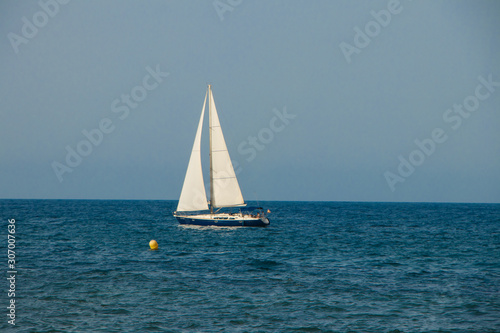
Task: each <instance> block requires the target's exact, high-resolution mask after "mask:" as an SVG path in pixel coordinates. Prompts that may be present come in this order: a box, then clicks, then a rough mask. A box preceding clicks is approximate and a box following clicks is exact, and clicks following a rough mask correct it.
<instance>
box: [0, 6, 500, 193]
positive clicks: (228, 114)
mask: <svg viewBox="0 0 500 333" xmlns="http://www.w3.org/2000/svg"><path fill="white" fill-rule="evenodd" d="M61 2H63V1H62V0H61ZM41 3H42V4H43V3H45V4H47V5H45V9H44V8H42V6H41V5H40V3H39V2H38V1H15V0H6V1H2V2H1V4H0V36H1V38H0V59H1V63H2V66H1V67H0V158H1V162H2V163H1V164H0V198H41V199H43V198H62V199H65V198H75V199H80V198H85V199H173V200H177V199H178V197H179V194H180V191H181V187H182V181H183V179H184V175H185V172H186V167H187V163H188V159H189V154H190V150H191V147H192V144H193V140H194V135H195V131H196V126H197V122H198V119H199V115H200V112H201V107H202V104H203V98H204V96H205V90H206V84H207V83H212V85H213V92H214V97H215V102H216V105H217V107H218V111H219V113H220V114H219V115H220V119H221V123H222V127H223V131H224V134H225V137H226V142H227V145H228V148H229V152H230V154H231V157H232V159H233V160H235V161H237V162H238V163H239V165H240V166H239V168H237V171H238V179H239V182H240V185H241V188H242V192H243V196H244V197H245V199H249V200H252V199H257V200H335V201H440V202H443V201H444V202H500V131H499V127H500V113H499V106H500V86H498V85H500V84H497V86H496V85H495V83H496V82H500V23H499V22H500V21H499V20H498V18H499V17H500V2H498V1H494V0H492V1H451V0H449V1H409V0H401V1H400V2H399V4H398V3H397V1H395V0H390V1H388V0H384V1H306V0H304V1H295V0H283V1H270V0H266V1H264V0H261V1H250V0H242V1H237V0H232V1H228V0H220V1H210V0H209V1H114V0H110V1H100V0H99V1H98V0H95V1H78V0H72V1H69V3H67V4H60V3H58V2H55V0H42V1H41ZM214 3H215V5H214ZM55 4H57V5H55ZM231 4H232V5H231ZM216 7H217V8H216ZM224 10H225V11H224ZM218 11H219V12H218ZM372 11H373V13H372ZM391 11H392V13H391ZM374 13H375V14H374ZM387 13H389V14H390V15H391V16H390V19H389V18H388V17H387V15H386V14H387ZM374 15H375V16H377V15H378V16H379V20H381V21H380V22H381V23H377V21H376V19H375V16H374ZM384 15H385V16H384ZM37 25H38V27H37ZM383 25H385V26H383ZM33 28H34V29H35V30H33ZM356 28H359V29H360V30H361V31H363V33H364V34H368V35H366V36H361V35H358V36H357V34H358V33H357V32H355V31H359V30H355V29H356ZM366 29H368V31H366ZM370 29H372V30H370ZM369 35H371V36H372V37H370V36H369ZM366 38H369V39H370V41H369V43H367V41H366ZM356 42H358V46H360V47H358V49H357V51H356V52H355V53H352V54H351V55H350V56H348V57H346V56H345V54H344V53H343V51H342V48H341V45H344V46H345V45H347V44H349V45H350V46H351V47H356ZM342 43H344V44H342ZM360 43H365V44H368V45H362V44H360ZM351 50H352V48H351ZM348 60H349V61H348ZM154 71H159V72H161V73H162V74H156V76H157V79H156V80H155V79H154V77H153V76H151V74H150V72H154ZM164 73H169V74H168V76H167V75H166V74H164ZM148 75H149V76H148ZM479 77H482V78H484V80H486V81H488V80H490V81H493V82H495V83H490V84H489V85H488V84H487V86H485V85H484V83H481V82H483V81H481V80H480V79H478V78H479ZM145 86H147V87H149V88H148V89H149V90H146V89H145V88H143V87H145ZM478 86H480V87H479V88H478ZM488 88H489V89H490V90H488ZM144 93H146V94H147V95H144ZM131 94H135V97H136V98H137V100H138V101H139V102H137V103H136V102H134V101H133V100H132V101H130V102H129V103H130V104H129V105H128V106H127V104H126V103H127V102H126V101H124V100H123V101H122V100H121V99H122V95H131ZM477 94H479V97H481V98H478V97H475V96H477ZM125 98H126V97H125ZM115 100H116V102H115V103H114V101H115ZM464 101H465V103H469V106H468V108H469V109H473V110H474V111H470V112H469V111H467V110H465V111H463V109H462V111H461V112H462V114H463V115H465V116H461V115H460V113H459V112H458V111H454V110H453V106H454V104H457V105H460V104H463V103H464ZM476 102H477V103H476ZM113 103H114V106H112V104H113ZM475 103H476V104H475ZM448 109H451V111H449V112H448V111H447V110H448ZM285 110H286V114H288V115H289V118H288V119H285V120H282V119H280V118H279V116H278V115H277V114H280V115H283V114H284V112H285ZM114 111H116V112H114ZM126 112H128V113H126ZM293 116H295V117H294V118H293V119H292V117H293ZM120 117H121V118H120ZM457 118H460V119H457ZM106 119H109V121H108V120H106ZM103 121H104V127H103V128H104V130H107V131H108V132H110V133H107V134H103V136H102V139H101V138H100V137H99V135H97V134H95V133H96V132H93V133H94V134H95V135H96V136H95V137H94V140H97V141H95V142H97V143H98V144H97V145H93V144H90V146H86V143H82V144H80V142H82V141H85V140H87V139H86V137H85V136H84V134H83V133H82V131H84V130H87V131H92V130H93V129H95V128H98V127H99V125H100V123H101V122H103ZM458 122H460V123H458ZM266 128H267V129H266ZM436 128H438V129H441V130H442V136H445V137H446V140H445V141H444V142H442V143H434V144H429V141H428V140H427V139H430V138H432V131H433V130H434V129H436ZM206 133H207V131H206V128H205V132H204V134H206ZM270 133H272V137H270V136H269V135H270ZM259 134H260V138H259ZM249 137H255V138H256V139H255V140H257V144H256V145H255V146H253V144H252V139H249ZM415 140H420V141H424V142H427V143H428V144H429V145H430V146H429V145H428V146H427V147H428V148H427V149H428V151H427V153H428V154H427V155H425V152H422V151H423V150H425V148H420V150H419V151H417V150H418V149H419V148H418V146H417V145H416V143H415ZM425 140H427V141H425ZM79 144H80V150H81V151H83V152H84V153H88V152H89V150H88V149H89V147H91V149H92V151H91V152H90V153H88V155H87V156H83V157H82V158H81V161H77V162H75V161H73V162H74V165H76V166H74V167H71V166H70V165H68V163H67V162H66V161H65V159H66V155H67V150H66V147H67V146H69V147H70V149H74V150H77V149H78V145H79ZM87 144H88V143H87ZM254 144H255V143H254ZM206 145H207V144H206V143H205V146H204V148H206V147H207V146H206ZM257 145H258V146H257ZM432 145H434V147H433V148H432ZM257 148H259V149H262V150H258V149H257ZM431 148H432V149H431ZM85 149H87V150H85ZM252 151H253V153H252ZM400 156H401V158H403V159H405V160H407V161H409V160H410V159H412V161H413V162H414V163H416V164H417V166H415V167H410V170H408V166H406V169H405V167H404V166H400V164H401V163H402V162H400ZM54 162H56V163H55V164H56V165H59V167H60V166H61V165H65V166H66V168H68V169H71V172H62V171H61V170H63V169H60V174H59V176H60V177H58V176H57V175H56V172H55V171H54V168H53V165H54ZM70 162H71V161H70ZM206 162H207V163H206V165H205V170H206V171H208V160H207V161H206ZM408 163H410V162H408ZM403 164H404V163H403ZM398 167H399V169H400V170H399V171H398ZM411 168H413V169H414V170H413V171H411ZM68 169H64V170H66V171H68ZM387 175H390V176H387ZM387 177H389V179H390V180H389V181H388V180H387ZM394 177H396V178H394ZM398 177H399V178H398ZM61 179H62V181H61ZM207 179H208V178H207ZM395 179H396V180H395ZM401 180H404V182H401ZM391 182H392V185H391Z"/></svg>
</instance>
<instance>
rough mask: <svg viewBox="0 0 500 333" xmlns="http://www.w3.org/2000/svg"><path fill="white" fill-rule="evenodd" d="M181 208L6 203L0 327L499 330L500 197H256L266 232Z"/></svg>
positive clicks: (171, 204) (1, 205)
mask: <svg viewBox="0 0 500 333" xmlns="http://www.w3.org/2000/svg"><path fill="white" fill-rule="evenodd" d="M176 204H177V202H176V201H119V200H111V201H106V200H95V201H94V200H0V215H1V223H0V235H2V236H1V241H0V243H1V244H0V247H1V250H0V251H1V253H2V256H1V257H2V258H3V259H1V260H0V267H2V269H3V271H4V275H3V282H2V284H1V288H0V309H1V310H0V313H1V316H0V318H1V319H0V331H1V332H106V333H108V332H392V333H395V332H500V204H461V203H366V202H277V201H272V202H251V203H250V204H253V205H260V206H262V207H264V208H265V209H266V210H267V209H269V210H271V214H270V215H269V217H270V220H271V224H270V226H269V227H267V228H245V227H237V228H229V227H228V228H217V227H193V226H191V227H190V226H181V225H179V224H178V223H177V222H176V220H175V219H174V218H173V216H172V212H173V211H174V210H175V208H176ZM9 225H14V227H11V226H9ZM9 235H11V236H9ZM153 239H154V240H156V241H157V243H158V244H159V248H158V250H151V249H150V247H149V242H150V241H151V240H153ZM9 250H11V251H9ZM9 260H13V261H9ZM10 265H12V266H10ZM13 294H14V295H13ZM12 300H14V302H12ZM12 304H13V305H12ZM13 306H14V308H13ZM9 308H10V309H9ZM12 315H14V317H12Z"/></svg>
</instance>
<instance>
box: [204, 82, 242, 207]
mask: <svg viewBox="0 0 500 333" xmlns="http://www.w3.org/2000/svg"><path fill="white" fill-rule="evenodd" d="M208 108H209V132H210V204H211V206H212V207H216V208H218V207H235V206H244V205H245V202H244V200H243V195H242V194H241V190H240V186H239V185H238V179H236V174H235V173H234V168H233V163H232V162H231V158H230V157H229V152H228V151H227V146H226V142H225V140H224V135H223V134H222V129H221V127H220V122H219V116H218V115H217V109H216V108H215V102H214V97H213V95H212V88H211V86H210V85H209V86H208Z"/></svg>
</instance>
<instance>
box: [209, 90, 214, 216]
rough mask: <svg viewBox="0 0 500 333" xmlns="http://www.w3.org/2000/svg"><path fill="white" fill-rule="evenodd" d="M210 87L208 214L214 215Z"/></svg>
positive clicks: (210, 96)
mask: <svg viewBox="0 0 500 333" xmlns="http://www.w3.org/2000/svg"><path fill="white" fill-rule="evenodd" d="M212 99H213V97H212V86H211V85H210V84H209V85H208V133H209V141H210V144H209V153H208V154H209V158H210V214H213V213H214V204H213V200H214V176H213V169H212V168H213V165H212V164H213V163H212V159H213V156H212V103H211V100H212Z"/></svg>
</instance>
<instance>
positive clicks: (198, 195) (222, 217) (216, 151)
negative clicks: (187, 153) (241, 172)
mask: <svg viewBox="0 0 500 333" xmlns="http://www.w3.org/2000/svg"><path fill="white" fill-rule="evenodd" d="M207 98H208V114H209V117H208V119H209V120H208V123H209V138H210V139H209V140H210V144H209V146H210V152H209V157H210V201H208V200H207V194H206V191H205V184H204V182H203V172H202V167H201V132H202V127H203V118H204V116H205V106H206V102H207ZM222 209H229V210H230V211H229V212H221V210H222ZM235 209H236V210H237V211H235ZM269 212H270V211H269V210H267V211H264V210H263V209H262V208H261V207H246V204H245V201H244V200H243V195H242V194H241V189H240V186H239V184H238V179H237V178H236V174H235V172H234V168H233V164H232V162H231V158H230V157H229V152H228V150H227V146H226V141H225V140H224V135H223V134H222V128H221V126H220V122H219V116H218V115H217V109H216V108H215V103H214V97H213V94H212V87H211V85H210V84H209V85H208V88H207V92H206V94H205V100H204V102H203V108H202V110H201V116H200V121H199V123H198V129H197V131H196V136H195V138H194V144H193V149H192V150H191V157H190V158H189V164H188V167H187V171H186V176H185V178H184V184H183V186H182V190H181V196H180V198H179V203H178V205H177V209H176V211H175V212H174V213H173V215H174V216H175V218H176V219H177V220H178V221H179V223H180V224H192V225H204V226H223V227H236V226H242V227H266V226H268V225H269V223H270V222H269V219H268V218H267V213H269Z"/></svg>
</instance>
